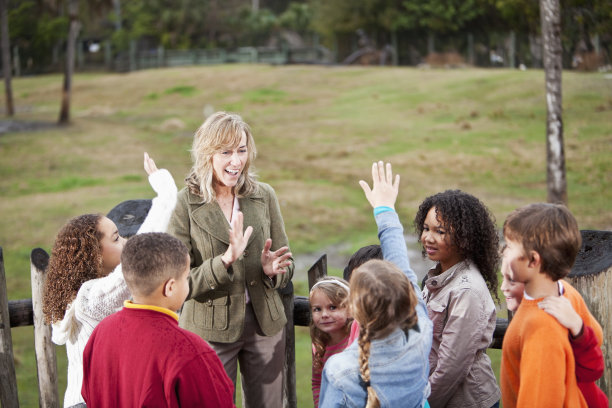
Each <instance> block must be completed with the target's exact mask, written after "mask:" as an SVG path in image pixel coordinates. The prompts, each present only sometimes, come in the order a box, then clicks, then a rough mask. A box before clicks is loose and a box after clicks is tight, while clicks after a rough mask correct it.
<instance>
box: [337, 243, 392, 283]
mask: <svg viewBox="0 0 612 408" xmlns="http://www.w3.org/2000/svg"><path fill="white" fill-rule="evenodd" d="M371 259H383V253H382V248H381V247H380V245H367V246H364V247H361V248H359V249H358V250H357V251H355V253H354V254H353V255H351V258H350V259H349V261H348V264H347V265H346V266H345V267H344V272H343V273H342V277H343V278H344V280H345V281H347V282H349V281H350V280H351V275H352V274H353V271H354V270H355V269H357V268H358V267H360V266H361V265H363V264H364V263H366V262H367V261H369V260H371Z"/></svg>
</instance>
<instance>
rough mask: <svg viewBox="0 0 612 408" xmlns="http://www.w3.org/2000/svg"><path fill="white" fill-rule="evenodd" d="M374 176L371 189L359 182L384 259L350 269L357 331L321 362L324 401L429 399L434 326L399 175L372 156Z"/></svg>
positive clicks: (399, 403)
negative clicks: (401, 212) (401, 209)
mask: <svg viewBox="0 0 612 408" xmlns="http://www.w3.org/2000/svg"><path fill="white" fill-rule="evenodd" d="M372 178H373V188H372V189H370V187H369V185H368V184H367V183H366V182H365V181H360V182H359V184H360V185H361V187H362V188H363V190H364V192H365V195H366V198H367V199H368V201H369V202H370V204H371V205H372V207H373V208H374V217H375V219H376V224H377V225H378V236H379V238H380V245H381V248H382V252H383V257H384V260H370V261H367V262H366V263H364V264H363V265H361V266H359V267H358V268H357V269H355V271H354V272H353V274H352V276H351V281H350V295H349V305H350V311H351V314H352V315H353V317H354V318H355V320H356V321H357V323H359V327H360V329H359V338H358V341H356V342H353V343H352V344H351V345H350V346H349V347H348V348H347V349H346V350H344V351H343V352H342V353H339V354H336V355H334V356H332V357H331V358H330V359H329V360H328V361H327V363H326V364H325V367H324V368H323V376H322V382H321V394H320V401H319V405H320V406H321V407H325V408H328V407H364V406H365V407H423V406H427V397H428V396H429V385H428V376H429V362H428V356H429V352H430V350H431V339H432V330H433V328H432V323H431V320H429V317H428V316H427V308H426V306H425V302H424V301H423V298H422V297H421V291H420V289H419V287H418V284H417V276H416V274H415V273H414V272H413V271H412V269H411V268H410V262H409V260H408V252H407V249H406V241H405V239H404V235H403V228H402V225H401V223H400V222H399V218H398V216H397V213H396V212H395V209H394V205H395V200H396V198H397V193H398V190H399V176H395V179H394V178H393V173H392V171H391V165H390V164H387V166H386V169H385V167H384V165H383V163H382V162H378V163H374V165H373V166H372Z"/></svg>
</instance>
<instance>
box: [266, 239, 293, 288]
mask: <svg viewBox="0 0 612 408" xmlns="http://www.w3.org/2000/svg"><path fill="white" fill-rule="evenodd" d="M271 247H272V240H271V239H270V238H268V239H267V240H266V243H265V244H264V248H263V251H261V266H262V267H263V270H264V273H265V274H266V276H268V277H269V278H270V279H272V278H274V277H275V276H276V275H279V274H281V273H285V272H287V269H285V268H286V267H288V266H290V265H291V260H290V259H289V258H291V252H288V251H289V247H286V246H284V247H281V248H279V249H277V250H276V251H270V248H271Z"/></svg>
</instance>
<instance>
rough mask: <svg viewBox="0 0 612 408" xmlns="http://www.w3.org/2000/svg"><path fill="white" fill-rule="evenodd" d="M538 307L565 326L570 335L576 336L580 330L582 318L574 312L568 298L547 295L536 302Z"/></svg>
mask: <svg viewBox="0 0 612 408" xmlns="http://www.w3.org/2000/svg"><path fill="white" fill-rule="evenodd" d="M538 307H539V308H540V309H542V310H544V311H545V312H546V313H548V314H549V315H551V316H553V317H554V318H555V319H557V320H558V321H559V323H561V325H562V326H564V327H567V328H568V329H569V330H570V332H571V333H572V337H578V335H579V334H580V332H581V331H582V324H583V323H582V319H581V318H580V315H578V313H576V311H575V310H574V308H573V307H572V304H571V303H570V301H569V299H567V298H566V297H564V296H547V297H545V298H544V300H542V301H541V302H539V303H538Z"/></svg>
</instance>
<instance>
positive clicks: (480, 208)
mask: <svg viewBox="0 0 612 408" xmlns="http://www.w3.org/2000/svg"><path fill="white" fill-rule="evenodd" d="M414 226H415V229H416V231H417V235H418V236H419V242H420V243H421V244H422V245H423V255H424V256H427V257H428V258H429V259H430V260H432V261H435V262H437V264H436V266H435V267H433V268H432V269H430V270H429V272H428V273H427V276H426V280H425V287H424V288H423V297H424V298H425V302H426V303H427V310H428V313H429V317H430V318H431V320H432V321H433V325H434V331H433V345H432V348H431V354H430V356H429V363H430V376H429V383H430V385H431V396H430V397H429V400H428V401H429V404H430V405H431V407H432V408H435V407H444V406H471V407H486V408H489V407H492V406H496V404H497V403H498V401H499V399H500V391H499V387H498V386H497V382H496V380H495V375H494V374H493V370H492V368H491V360H490V359H489V357H488V356H487V354H486V352H485V351H486V349H487V347H488V345H489V344H490V343H491V339H492V337H493V330H494V329H495V321H496V314H495V304H494V302H493V299H492V297H491V294H493V295H494V296H495V298H496V299H498V297H497V264H498V261H499V248H498V245H499V237H498V234H497V229H496V227H495V222H494V220H493V217H492V215H491V214H490V212H489V211H488V209H487V207H485V205H484V204H483V203H482V202H481V201H480V200H478V199H477V198H476V197H474V196H472V195H470V194H467V193H465V192H462V191H459V190H447V191H444V192H442V193H438V194H435V195H433V196H430V197H427V198H426V199H425V200H424V201H423V203H422V204H421V205H420V206H419V210H418V212H417V214H416V216H415V219H414ZM498 300H499V299H498Z"/></svg>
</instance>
